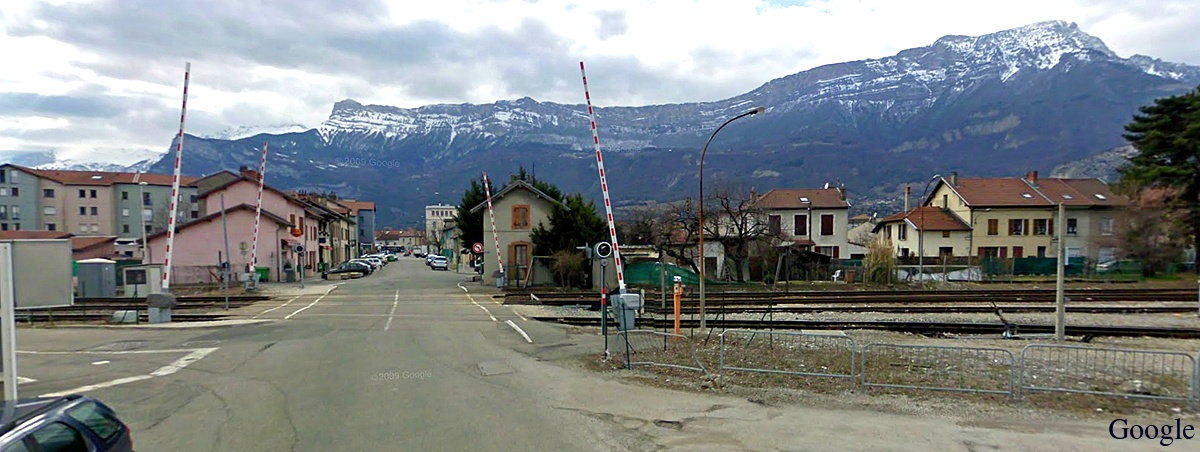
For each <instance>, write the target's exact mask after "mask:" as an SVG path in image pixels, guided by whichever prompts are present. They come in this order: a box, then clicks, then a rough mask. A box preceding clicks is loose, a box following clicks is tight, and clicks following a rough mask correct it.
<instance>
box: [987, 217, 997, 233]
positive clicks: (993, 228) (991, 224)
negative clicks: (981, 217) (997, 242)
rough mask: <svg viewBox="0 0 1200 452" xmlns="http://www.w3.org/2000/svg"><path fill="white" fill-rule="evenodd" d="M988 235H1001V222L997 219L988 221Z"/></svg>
mask: <svg viewBox="0 0 1200 452" xmlns="http://www.w3.org/2000/svg"><path fill="white" fill-rule="evenodd" d="M987 235H1000V220H998V219H995V218H992V219H990V220H988V234H987Z"/></svg>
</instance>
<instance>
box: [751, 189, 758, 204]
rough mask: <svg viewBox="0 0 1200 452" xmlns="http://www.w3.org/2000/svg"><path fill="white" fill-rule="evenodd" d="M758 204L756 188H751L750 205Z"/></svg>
mask: <svg viewBox="0 0 1200 452" xmlns="http://www.w3.org/2000/svg"><path fill="white" fill-rule="evenodd" d="M756 202H758V192H757V191H754V187H750V204H754V203H756Z"/></svg>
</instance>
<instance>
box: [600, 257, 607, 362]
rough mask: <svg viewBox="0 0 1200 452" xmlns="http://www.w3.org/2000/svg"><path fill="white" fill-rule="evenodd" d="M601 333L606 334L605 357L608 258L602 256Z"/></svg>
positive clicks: (605, 356) (605, 355) (605, 346)
mask: <svg viewBox="0 0 1200 452" xmlns="http://www.w3.org/2000/svg"><path fill="white" fill-rule="evenodd" d="M600 334H603V335H604V359H605V360H607V359H608V358H609V353H608V258H607V257H602V258H600Z"/></svg>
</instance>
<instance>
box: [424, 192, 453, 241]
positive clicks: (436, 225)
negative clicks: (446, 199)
mask: <svg viewBox="0 0 1200 452" xmlns="http://www.w3.org/2000/svg"><path fill="white" fill-rule="evenodd" d="M454 225H455V221H454V206H449V205H445V204H434V205H430V206H425V233H426V234H429V235H428V236H427V237H426V238H425V243H427V244H429V246H430V249H432V250H433V251H434V252H435V253H436V252H439V251H441V250H442V249H443V248H450V249H453V248H454V247H452V246H450V242H451V241H452V234H449V235H448V234H447V232H446V231H447V229H448V228H452V227H453V226H454Z"/></svg>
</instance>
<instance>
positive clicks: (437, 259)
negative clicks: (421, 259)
mask: <svg viewBox="0 0 1200 452" xmlns="http://www.w3.org/2000/svg"><path fill="white" fill-rule="evenodd" d="M429 268H431V269H433V270H450V261H449V260H448V259H446V256H439V255H437V254H435V255H433V259H432V260H430V261H429Z"/></svg>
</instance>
